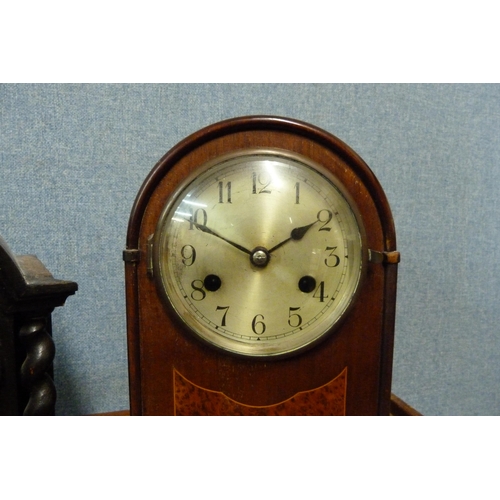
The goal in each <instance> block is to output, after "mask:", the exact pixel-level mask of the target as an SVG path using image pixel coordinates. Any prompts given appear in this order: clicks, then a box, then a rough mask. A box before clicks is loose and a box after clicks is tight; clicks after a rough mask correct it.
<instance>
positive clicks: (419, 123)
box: [0, 84, 500, 415]
mask: <svg viewBox="0 0 500 500" xmlns="http://www.w3.org/2000/svg"><path fill="white" fill-rule="evenodd" d="M248 114H274V115H282V116H288V117H292V118H297V119H300V120H304V121H308V122H310V123H313V124H315V125H317V126H319V127H322V128H324V129H326V130H328V131H329V132H331V133H333V134H334V135H336V136H338V137H339V138H340V139H342V140H343V141H345V142H346V143H347V144H349V145H350V146H351V147H352V148H353V149H354V150H355V151H357V152H358V153H359V154H360V155H361V156H362V157H363V158H364V159H365V161H366V162H367V163H368V164H369V165H370V167H371V168H372V170H373V171H374V172H375V174H376V176H377V177H378V178H379V180H380V182H381V184H382V186H383V187H384V189H385V191H386V194H387V197H388V199H389V202H390V204H391V207H392V210H393V214H394V218H395V222H396V230H397V237H398V247H399V250H400V252H401V254H402V262H401V264H400V271H399V288H398V305H397V319H396V344H395V358H394V375H393V391H394V392H395V393H396V394H397V395H398V396H400V397H402V398H403V399H405V400H406V401H407V402H408V403H410V404H411V405H413V406H414V407H416V408H417V409H418V410H420V411H421V412H423V413H425V414H428V415H499V414H500V398H499V387H500V363H499V361H500V359H499V358H500V342H499V340H500V332H499V330H500V327H499V321H498V319H499V314H500V313H499V311H500V308H499V307H498V305H497V300H498V295H497V294H498V292H499V291H500V269H499V267H500V217H499V216H498V214H499V208H500V207H499V204H500V196H499V183H500V139H499V138H500V86H499V85H444V84H439V85H435V84H432V85H406V84H405V85H399V84H398V85H371V84H331V85H326V84H319V85H314V84H249V85H241V84H238V85H225V84H224V85H223V84H206V85H205V84H195V85H193V84H165V85H156V84H155V85H122V84H120V85H111V84H106V85H101V84H99V85H97V84H93V85H79V84H78V85H76V84H75V85H73V84H72V85H62V84H54V85H49V84H44V85H34V84H33V85H32V84H29V85H25V84H22V85H21V84H19V85H15V84H8V85H1V86H0V187H1V189H0V234H2V236H3V237H4V238H5V240H6V241H7V242H8V244H9V245H10V247H11V249H12V250H13V252H14V253H16V254H24V253H32V254H36V255H37V256H38V257H39V258H40V259H41V260H42V262H44V264H45V265H46V266H47V267H48V269H49V270H50V271H51V272H52V273H53V274H54V275H55V277H57V278H61V279H68V280H73V281H76V282H77V283H78V284H79V291H78V292H77V295H75V296H74V297H71V298H69V299H68V301H67V304H66V306H64V307H63V308H59V309H57V310H56V311H55V313H54V316H53V320H54V322H53V328H54V338H55V342H56V345H57V356H56V362H55V378H56V383H57V386H58V405H57V412H58V414H61V415H70V414H90V413H96V412H106V411H113V410H118V409H124V408H127V407H128V381H127V352H126V325H125V300H124V273H123V263H122V260H121V258H122V250H123V248H124V245H125V235H126V227H127V221H128V216H129V213H130V210H131V207H132V204H133V201H134V198H135V196H136V193H137V191H138V189H139V187H140V185H141V183H142V181H143V179H144V178H145V177H146V175H147V174H148V172H149V171H150V169H151V168H152V167H153V165H154V164H155V163H156V162H157V160H158V159H159V158H160V157H161V156H162V155H163V154H164V153H165V152H166V151H167V150H168V149H170V148H171V147H172V146H174V145H175V144H176V143H177V142H178V141H179V140H181V139H183V138H184V137H185V136H187V135H188V134H190V133H192V132H194V131H196V130H197V129H199V128H201V127H203V126H206V125H208V124H210V123H213V122H216V121H219V120H222V119H225V118H230V117H234V116H241V115H248Z"/></svg>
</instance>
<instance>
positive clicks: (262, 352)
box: [152, 148, 367, 357]
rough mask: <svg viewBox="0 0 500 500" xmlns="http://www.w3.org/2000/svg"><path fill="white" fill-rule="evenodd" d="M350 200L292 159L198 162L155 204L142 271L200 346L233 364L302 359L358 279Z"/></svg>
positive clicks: (358, 232) (264, 156)
mask: <svg viewBox="0 0 500 500" xmlns="http://www.w3.org/2000/svg"><path fill="white" fill-rule="evenodd" d="M366 256H367V250H366V245H365V238H364V229H363V226H362V223H361V219H360V217H359V216H358V210H357V208H356V206H355V203H354V202H353V200H352V199H351V198H350V196H349V195H348V193H347V191H346V190H345V189H344V187H343V186H342V184H341V183H340V181H339V180H338V179H336V178H335V177H334V176H333V174H332V173H331V172H329V171H327V170H326V169H324V168H323V167H321V166H320V165H319V164H316V163H315V162H313V161H312V160H310V159H307V158H305V157H303V156H301V155H298V154H296V153H291V152H286V151H283V150H279V149H267V148H266V149H264V148H262V149H261V148H253V149H248V150H247V149H243V150H237V151H234V152H232V153H229V154H225V155H223V156H220V157H218V158H216V159H214V160H212V161H209V162H207V163H205V164H203V165H201V166H200V167H199V168H198V169H196V170H195V172H194V173H193V174H192V175H191V176H190V177H189V178H187V179H186V180H185V181H184V182H183V183H181V184H180V186H179V187H178V188H177V190H176V191H175V192H174V193H173V194H172V195H171V196H170V198H169V199H168V200H167V201H166V204H165V208H164V210H163V213H162V215H161V217H160V218H159V221H158V225H157V227H156V231H155V234H154V240H153V251H152V261H153V273H154V276H155V280H156V285H157V287H158V290H159V292H160V295H161V296H162V297H163V299H164V302H165V304H166V306H167V307H168V308H171V309H172V310H173V311H174V312H175V314H176V316H177V317H178V318H179V319H180V321H181V322H182V323H183V324H184V325H185V327H187V329H188V330H190V331H191V332H193V333H194V334H195V335H197V336H198V337H199V338H200V339H202V340H203V341H205V342H207V343H209V344H211V345H212V346H214V347H216V348H219V349H222V350H224V351H229V352H232V353H236V354H240V355H244V356H256V357H266V356H269V357H274V356H285V355H290V354H293V353H296V352H299V351H302V350H304V349H306V348H308V347H310V346H312V345H314V344H316V343H317V342H319V341H320V340H321V339H322V338H324V337H325V336H326V335H329V334H330V333H331V332H333V331H334V330H335V328H336V326H337V325H339V324H340V322H341V320H342V319H343V317H344V316H345V315H346V314H347V312H348V310H349V307H350V305H351V304H352V303H353V301H354V298H355V296H356V293H357V291H358V290H359V288H360V283H361V282H362V279H363V275H364V271H365V265H366Z"/></svg>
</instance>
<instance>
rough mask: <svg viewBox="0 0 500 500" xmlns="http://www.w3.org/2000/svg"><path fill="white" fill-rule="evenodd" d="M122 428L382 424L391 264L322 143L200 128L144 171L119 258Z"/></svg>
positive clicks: (345, 161)
mask: <svg viewBox="0 0 500 500" xmlns="http://www.w3.org/2000/svg"><path fill="white" fill-rule="evenodd" d="M123 257H124V261H125V273H126V295H127V330H128V353H129V377H130V400H131V414H132V415H388V414H389V411H390V401H391V374H392V352H393V339H394V316H395V301H396V279H397V264H398V262H399V253H398V252H397V250H396V236H395V230H394V224H393V218H392V215H391V211H390V208H389V205H388V202H387V199H386V197H385V195H384V192H383V190H382V188H381V186H380V184H379V182H378V181H377V179H376V178H375V176H374V174H373V173H372V171H371V170H370V169H369V167H368V166H367V165H366V164H365V162H364V161H363V160H362V159H361V158H360V157H359V156H358V155H357V154H356V153H355V152H354V151H353V150H352V149H350V148H349V147H348V146H347V145H346V144H344V143H343V142H342V141H340V140H339V139H338V138H336V137H335V136H333V135H331V134H329V133H327V132H325V131H324V130H321V129H319V128H317V127H315V126H313V125H310V124H307V123H304V122H300V121H296V120H292V119H288V118H280V117H271V116H250V117H242V118H235V119H230V120H226V121H223V122H220V123H216V124H214V125H211V126H208V127H206V128H204V129H202V130H200V131H198V132H196V133H194V134H192V135H191V136H189V137H187V138H186V139H185V140H183V141H182V142H180V143H179V144H178V145H177V146H175V147H174V148H173V149H171V150H170V151H169V152H168V153H167V154H166V155H165V156H164V157H163V158H162V159H161V160H160V161H159V162H158V163H157V164H156V166H155V167H154V168H153V170H152V171H151V173H150V174H149V176H148V177H147V179H146V180H145V182H144V184H143V186H142V187H141V189H140V191H139V193H138V196H137V198H136V201H135V204H134V207H133V209H132V212H131V216H130V221H129V227H128V234H127V246H126V249H125V251H124V255H123Z"/></svg>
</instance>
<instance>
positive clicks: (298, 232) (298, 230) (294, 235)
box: [269, 220, 318, 253]
mask: <svg viewBox="0 0 500 500" xmlns="http://www.w3.org/2000/svg"><path fill="white" fill-rule="evenodd" d="M316 222H318V221H317V220H315V221H314V222H311V224H307V226H301V227H295V228H294V229H292V231H291V233H290V237H289V238H287V239H286V240H283V241H282V242H281V243H278V244H277V245H275V246H274V247H273V248H271V250H269V253H272V252H274V251H275V250H276V249H278V248H280V247H281V246H283V245H284V244H285V243H287V242H288V241H290V240H296V241H297V240H301V239H302V238H303V237H304V235H305V234H306V233H307V231H309V229H310V228H311V227H312V226H314V224H316Z"/></svg>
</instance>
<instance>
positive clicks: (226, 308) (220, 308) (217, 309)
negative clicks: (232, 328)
mask: <svg viewBox="0 0 500 500" xmlns="http://www.w3.org/2000/svg"><path fill="white" fill-rule="evenodd" d="M215 310H216V311H225V312H224V314H223V315H222V321H221V324H220V326H226V316H227V312H228V311H229V306H217V308H216V309H215Z"/></svg>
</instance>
